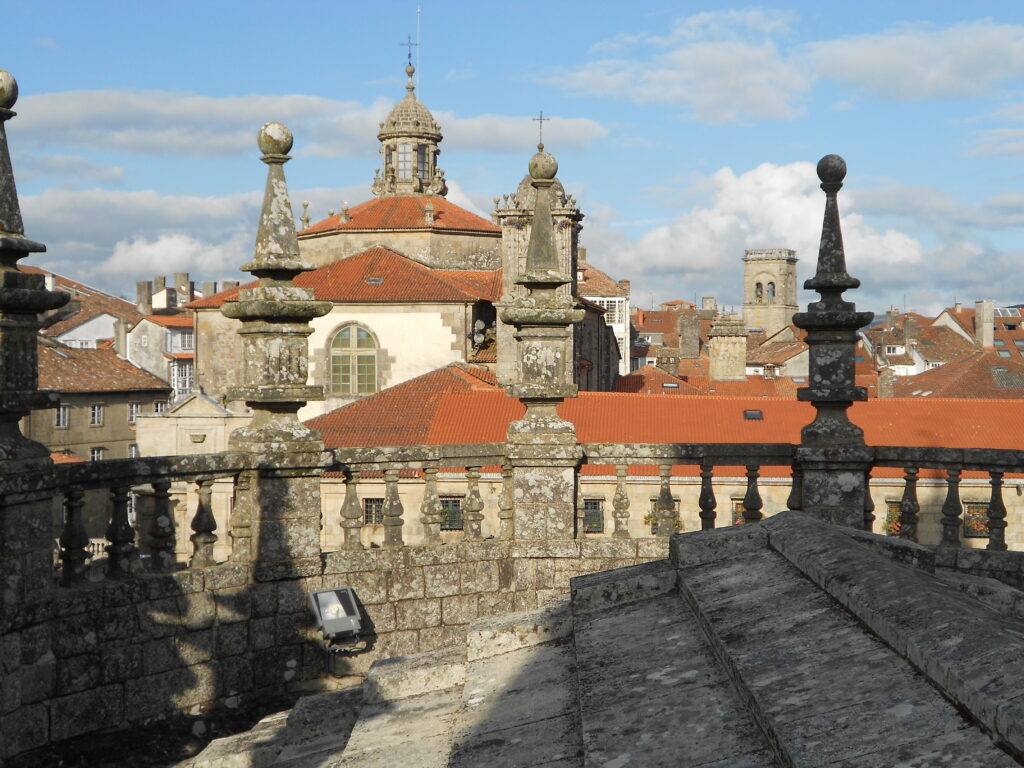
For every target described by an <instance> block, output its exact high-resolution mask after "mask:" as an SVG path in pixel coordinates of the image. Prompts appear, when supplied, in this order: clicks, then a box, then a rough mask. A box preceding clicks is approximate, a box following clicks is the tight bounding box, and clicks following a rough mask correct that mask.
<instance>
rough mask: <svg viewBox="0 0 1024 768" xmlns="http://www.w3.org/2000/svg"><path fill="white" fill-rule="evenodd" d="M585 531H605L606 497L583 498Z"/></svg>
mask: <svg viewBox="0 0 1024 768" xmlns="http://www.w3.org/2000/svg"><path fill="white" fill-rule="evenodd" d="M583 532H584V533H604V499H584V500H583Z"/></svg>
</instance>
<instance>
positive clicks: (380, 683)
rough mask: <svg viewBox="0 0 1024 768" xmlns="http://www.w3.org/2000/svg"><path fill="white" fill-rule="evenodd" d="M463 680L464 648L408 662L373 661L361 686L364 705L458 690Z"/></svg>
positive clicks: (431, 653) (408, 660)
mask: <svg viewBox="0 0 1024 768" xmlns="http://www.w3.org/2000/svg"><path fill="white" fill-rule="evenodd" d="M465 679H466V649H465V647H461V648H460V647H458V646H456V647H451V648H442V649H440V650H437V651H430V652H427V653H420V654H418V655H416V656H412V657H409V658H392V659H383V660H381V661H377V662H375V663H374V664H373V666H372V667H370V671H369V673H368V674H367V675H366V680H365V682H364V683H363V686H362V688H363V697H364V700H365V701H366V703H367V704H378V703H380V702H384V701H395V700H397V699H404V698H408V697H410V696H419V695H420V694H423V693H429V692H431V691H444V690H447V689H449V688H452V687H453V686H461V685H462V684H463V683H464V682H465Z"/></svg>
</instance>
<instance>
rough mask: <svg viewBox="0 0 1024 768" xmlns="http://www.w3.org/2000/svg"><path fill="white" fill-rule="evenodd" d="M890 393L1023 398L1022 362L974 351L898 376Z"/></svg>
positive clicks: (903, 395) (910, 395) (944, 396)
mask: <svg viewBox="0 0 1024 768" xmlns="http://www.w3.org/2000/svg"><path fill="white" fill-rule="evenodd" d="M893 393H894V394H895V395H896V396H897V397H912V398H915V399H923V398H949V397H956V398H986V399H1000V400H1005V399H1006V398H1014V397H1024V363H1022V362H1021V361H1019V360H1013V359H1009V358H1005V357H999V356H998V355H997V354H995V353H993V352H988V351H978V352H974V353H973V354H970V355H967V356H966V357H964V358H961V359H960V360H955V361H953V362H950V363H946V364H945V365H940V366H939V367H938V368H932V369H931V370H928V371H925V372H924V373H919V374H917V375H916V376H905V377H902V378H900V379H899V380H898V381H897V382H896V383H895V385H894V386H893ZM1018 407H1019V406H1018Z"/></svg>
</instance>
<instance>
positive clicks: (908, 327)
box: [903, 317, 917, 349]
mask: <svg viewBox="0 0 1024 768" xmlns="http://www.w3.org/2000/svg"><path fill="white" fill-rule="evenodd" d="M903 342H904V344H906V346H907V348H908V349H909V348H910V347H912V346H914V345H915V344H917V320H915V319H914V318H912V317H908V318H907V319H906V320H904V321H903Z"/></svg>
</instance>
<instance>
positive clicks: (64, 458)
mask: <svg viewBox="0 0 1024 768" xmlns="http://www.w3.org/2000/svg"><path fill="white" fill-rule="evenodd" d="M50 458H51V459H53V463H54V464H80V463H82V462H84V461H85V459H83V458H82V457H81V456H72V455H71V454H70V453H65V452H64V451H51V452H50Z"/></svg>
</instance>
